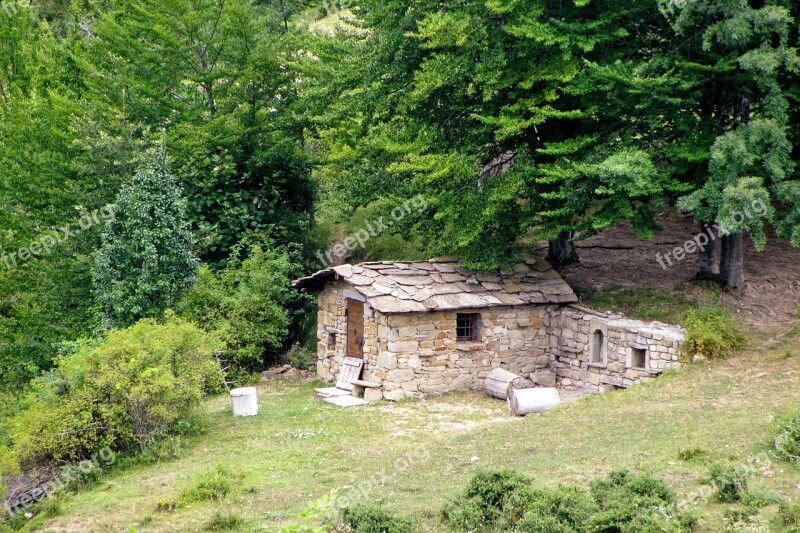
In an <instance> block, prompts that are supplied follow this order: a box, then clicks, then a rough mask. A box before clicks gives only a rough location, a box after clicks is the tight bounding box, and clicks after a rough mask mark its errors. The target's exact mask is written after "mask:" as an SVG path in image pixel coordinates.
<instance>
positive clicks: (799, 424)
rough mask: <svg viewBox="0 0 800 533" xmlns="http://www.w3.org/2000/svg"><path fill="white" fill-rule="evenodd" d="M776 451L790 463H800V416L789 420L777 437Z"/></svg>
mask: <svg viewBox="0 0 800 533" xmlns="http://www.w3.org/2000/svg"><path fill="white" fill-rule="evenodd" d="M775 450H776V451H777V452H778V455H780V457H781V458H783V459H785V460H787V461H789V462H792V463H798V462H800V414H798V415H795V416H794V417H793V418H791V419H789V420H788V421H787V422H786V423H785V424H784V426H783V427H782V428H781V429H780V431H778V434H777V435H775Z"/></svg>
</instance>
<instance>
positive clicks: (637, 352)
mask: <svg viewBox="0 0 800 533" xmlns="http://www.w3.org/2000/svg"><path fill="white" fill-rule="evenodd" d="M646 365H647V350H644V349H642V348H631V368H645V366H646Z"/></svg>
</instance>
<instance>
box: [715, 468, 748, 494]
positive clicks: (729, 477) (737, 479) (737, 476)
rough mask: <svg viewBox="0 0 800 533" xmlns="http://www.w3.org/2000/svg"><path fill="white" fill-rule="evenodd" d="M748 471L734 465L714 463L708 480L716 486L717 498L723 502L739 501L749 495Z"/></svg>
mask: <svg viewBox="0 0 800 533" xmlns="http://www.w3.org/2000/svg"><path fill="white" fill-rule="evenodd" d="M747 477H748V476H747V472H745V471H744V470H743V469H741V468H736V467H732V466H722V465H718V464H715V465H712V466H711V469H710V470H709V472H708V482H709V483H711V484H712V485H713V486H714V487H715V488H716V492H715V495H716V498H717V500H718V501H720V502H722V503H732V502H739V501H742V499H744V498H746V497H747Z"/></svg>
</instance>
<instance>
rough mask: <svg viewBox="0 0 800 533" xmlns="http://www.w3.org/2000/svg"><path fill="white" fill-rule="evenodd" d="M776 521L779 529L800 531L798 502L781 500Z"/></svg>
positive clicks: (799, 507) (799, 505)
mask: <svg viewBox="0 0 800 533" xmlns="http://www.w3.org/2000/svg"><path fill="white" fill-rule="evenodd" d="M776 522H777V525H778V527H779V528H780V529H781V531H786V532H788V533H798V532H800V503H797V502H796V503H786V502H781V504H780V505H779V506H778V516H777V517H776Z"/></svg>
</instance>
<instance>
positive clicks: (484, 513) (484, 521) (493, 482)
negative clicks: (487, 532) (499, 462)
mask: <svg viewBox="0 0 800 533" xmlns="http://www.w3.org/2000/svg"><path fill="white" fill-rule="evenodd" d="M530 485H531V480H530V479H529V478H526V477H525V476H523V475H521V474H518V473H517V472H514V471H513V470H500V471H479V472H478V473H476V474H475V475H474V476H473V478H472V480H471V481H470V483H469V485H468V486H467V490H466V491H465V492H464V494H463V495H462V496H460V497H459V498H457V499H455V500H452V501H450V502H448V503H447V504H445V506H444V508H443V509H442V514H443V516H444V519H445V520H446V521H447V522H449V523H450V525H451V526H453V527H454V528H456V529H458V530H460V531H471V530H480V529H484V528H491V527H492V526H494V525H495V524H496V523H497V522H498V521H499V520H500V519H501V518H502V517H503V513H504V510H505V504H506V501H507V500H509V499H510V498H512V497H513V495H514V493H515V492H516V491H518V490H521V489H524V488H527V487H530ZM517 504H518V502H517Z"/></svg>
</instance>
